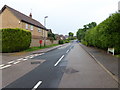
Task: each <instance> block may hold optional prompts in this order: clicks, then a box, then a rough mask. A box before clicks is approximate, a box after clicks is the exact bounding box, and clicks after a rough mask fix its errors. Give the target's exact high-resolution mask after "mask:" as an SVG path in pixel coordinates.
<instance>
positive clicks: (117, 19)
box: [84, 13, 120, 53]
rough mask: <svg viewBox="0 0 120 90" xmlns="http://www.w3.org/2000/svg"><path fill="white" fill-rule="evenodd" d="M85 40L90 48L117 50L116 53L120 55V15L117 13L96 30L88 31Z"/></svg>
mask: <svg viewBox="0 0 120 90" xmlns="http://www.w3.org/2000/svg"><path fill="white" fill-rule="evenodd" d="M84 40H85V41H86V42H87V44H88V45H89V46H95V47H98V48H102V49H105V50H107V49H108V48H115V53H120V14H119V13H115V14H113V15H112V16H110V17H109V18H107V19H106V20H104V21H103V22H102V23H100V24H99V25H98V26H96V27H95V28H92V29H90V30H88V31H87V32H86V34H85V38H84Z"/></svg>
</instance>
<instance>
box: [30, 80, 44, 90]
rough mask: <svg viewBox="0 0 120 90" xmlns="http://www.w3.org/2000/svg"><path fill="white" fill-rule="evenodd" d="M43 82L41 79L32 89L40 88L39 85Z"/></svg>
mask: <svg viewBox="0 0 120 90" xmlns="http://www.w3.org/2000/svg"><path fill="white" fill-rule="evenodd" d="M41 83H42V81H39V82H38V83H37V84H36V85H35V86H34V87H33V89H32V90H35V89H37V88H38V86H40V84H41Z"/></svg>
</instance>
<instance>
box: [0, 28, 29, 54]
mask: <svg viewBox="0 0 120 90" xmlns="http://www.w3.org/2000/svg"><path fill="white" fill-rule="evenodd" d="M0 32H2V52H17V51H22V50H25V49H28V48H29V46H30V43H31V32H30V31H28V30H23V29H18V28H16V29H12V28H7V29H0Z"/></svg>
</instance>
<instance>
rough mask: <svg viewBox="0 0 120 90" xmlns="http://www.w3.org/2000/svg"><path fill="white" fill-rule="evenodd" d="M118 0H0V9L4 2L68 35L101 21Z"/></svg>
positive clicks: (58, 32) (116, 6)
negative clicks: (86, 25)
mask: <svg viewBox="0 0 120 90" xmlns="http://www.w3.org/2000/svg"><path fill="white" fill-rule="evenodd" d="M119 1H120V0H0V9H1V8H2V7H3V6H4V5H5V4H6V5H8V6H10V7H12V8H14V9H16V10H18V11H20V12H22V13H23V14H25V15H29V14H30V13H31V12H32V17H33V19H35V20H37V21H39V22H40V23H42V24H43V25H44V17H45V16H48V18H46V28H48V29H52V31H53V33H55V34H63V35H68V33H69V32H73V33H74V35H76V32H77V30H78V29H79V28H83V25H85V24H88V23H91V22H96V23H97V24H99V23H101V22H102V21H103V20H105V19H106V18H107V17H109V15H110V14H112V13H115V12H117V11H118V2H119Z"/></svg>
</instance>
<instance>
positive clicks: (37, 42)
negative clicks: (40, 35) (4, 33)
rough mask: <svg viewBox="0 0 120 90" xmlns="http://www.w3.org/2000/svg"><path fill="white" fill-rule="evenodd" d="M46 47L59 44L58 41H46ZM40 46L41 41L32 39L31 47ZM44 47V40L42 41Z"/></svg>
mask: <svg viewBox="0 0 120 90" xmlns="http://www.w3.org/2000/svg"><path fill="white" fill-rule="evenodd" d="M45 43H46V45H52V44H58V40H54V41H53V42H51V41H50V40H45ZM38 46H40V43H39V39H32V42H31V45H30V47H38ZM42 46H44V40H43V41H42Z"/></svg>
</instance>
